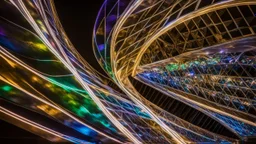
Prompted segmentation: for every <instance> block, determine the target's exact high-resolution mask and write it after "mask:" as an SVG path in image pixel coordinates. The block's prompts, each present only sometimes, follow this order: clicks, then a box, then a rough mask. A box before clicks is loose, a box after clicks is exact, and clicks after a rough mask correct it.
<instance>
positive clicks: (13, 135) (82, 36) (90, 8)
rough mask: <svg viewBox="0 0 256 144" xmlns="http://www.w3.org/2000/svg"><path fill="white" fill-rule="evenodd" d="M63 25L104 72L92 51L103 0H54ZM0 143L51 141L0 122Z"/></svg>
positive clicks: (75, 43) (93, 64)
mask: <svg viewBox="0 0 256 144" xmlns="http://www.w3.org/2000/svg"><path fill="white" fill-rule="evenodd" d="M54 2H55V6H56V9H57V13H58V15H59V18H60V20H61V23H62V25H63V27H64V29H65V31H66V33H67V35H68V37H69V39H70V40H71V42H72V43H73V45H74V46H75V48H76V49H77V50H78V52H80V54H81V55H82V56H83V57H84V58H85V60H86V61H88V62H89V63H90V64H91V65H92V66H93V67H94V68H95V69H97V70H98V71H100V72H104V71H103V70H102V68H101V67H100V66H99V64H98V63H97V61H96V58H95V56H94V54H93V50H92V32H93V27H94V22H95V20H96V17H97V14H98V10H99V9H100V7H101V5H102V4H103V0H92V1H86V5H84V3H85V1H83V2H80V1H79V0H76V1H72V2H71V1H70V0H54ZM0 129H1V131H0V141H1V142H5V143H19V144H23V143H24V144H47V143H50V142H49V141H47V140H45V139H43V138H41V137H39V136H37V135H34V134H32V133H30V132H28V131H26V130H23V129H21V128H18V127H16V126H14V125H11V124H9V123H7V122H5V121H2V120H0Z"/></svg>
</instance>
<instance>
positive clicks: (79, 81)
mask: <svg viewBox="0 0 256 144" xmlns="http://www.w3.org/2000/svg"><path fill="white" fill-rule="evenodd" d="M255 4H256V2H254V1H252V0H251V1H250V0H243V1H238V0H233V1H231V0H230V1H221V0H218V1H217V0H216V1H214V0H212V1H204V0H173V1H170V0H134V1H130V0H106V1H105V3H104V4H103V6H102V8H101V10H100V12H99V15H98V18H97V21H96V24H95V28H94V34H93V42H94V43H95V47H94V51H95V55H96V57H97V59H98V61H99V63H100V64H101V66H102V67H103V68H104V69H105V70H106V72H107V73H108V74H109V76H110V77H111V78H107V77H105V76H103V75H101V74H99V73H98V72H97V71H96V70H94V69H93V68H92V67H91V66H90V65H89V64H88V63H87V62H86V61H85V60H84V59H83V58H82V57H81V56H80V54H79V53H78V52H77V51H76V49H75V48H74V46H73V45H72V43H71V42H70V41H69V39H68V37H67V36H66V34H65V32H64V30H63V28H62V26H61V23H60V21H59V19H58V16H57V12H56V10H55V7H54V3H53V0H9V1H2V2H0V10H1V11H4V13H3V14H2V15H1V17H0V61H1V65H0V67H1V68H0V97H1V99H0V118H1V119H3V120H6V121H8V122H10V123H12V124H15V125H17V126H19V127H21V128H24V129H26V130H28V131H31V132H33V133H36V134H38V135H40V136H42V137H44V138H47V139H49V140H50V141H55V142H67V141H70V142H74V143H100V142H102V143H130V142H132V143H161V144H164V143H236V142H238V141H239V140H246V138H248V137H250V136H255V133H256V129H255V125H256V124H255V95H254V79H253V74H254V73H253V69H254V67H253V66H254V65H253V64H254V53H255V52H254V48H255V45H254V44H255V38H254V34H255V29H256V26H255V17H256V16H255V13H256V12H255V11H254V10H255V9H253V8H252V7H255ZM244 6H247V7H248V9H244V8H241V7H244ZM234 7H235V9H234ZM248 10H249V11H248ZM234 11H236V12H237V13H239V14H240V16H238V15H235V16H236V17H233V15H232V13H233V12H234ZM250 12H251V13H250ZM6 13H8V15H5V14H6ZM213 13H214V14H213ZM219 13H220V14H221V15H225V14H228V15H229V16H230V18H231V19H229V20H222V19H221V18H220V14H219ZM249 14H254V15H249ZM205 15H206V16H207V17H208V20H209V21H207V22H209V23H205V20H206V18H205ZM215 15H216V16H215ZM214 16H215V17H214ZM202 17H203V18H202ZM217 18H218V19H219V20H220V21H219V22H217V21H216V19H217ZM191 23H192V24H191ZM201 23H202V24H201ZM230 23H232V24H234V25H235V26H234V27H235V28H233V29H232V30H231V29H230V28H231V27H232V26H231V25H230ZM203 24H204V25H203ZM219 25H222V26H223V27H224V29H223V31H222V30H220V29H218V28H219V27H220V26H219ZM240 25H243V26H240ZM212 27H213V28H212ZM217 29H218V30H217ZM199 33H200V34H199ZM238 34H240V35H238ZM227 35H228V37H226V36H227ZM212 39H214V40H215V41H214V42H213V41H212ZM182 40H183V41H182ZM205 42H206V43H205ZM245 42H246V45H244V43H245ZM206 44H208V45H206ZM181 46H182V47H181ZM231 47H232V49H231ZM241 47H243V48H241ZM176 51H177V52H176ZM199 61H200V62H199ZM191 63H192V64H191ZM222 65H224V66H225V69H224V68H222V67H221V66H222ZM233 65H236V66H237V67H236V68H234V66H233ZM183 67H185V68H183ZM218 67H221V68H218ZM195 69H197V70H195ZM213 69H215V71H213ZM230 71H232V72H230ZM191 72H193V74H191ZM233 75H235V76H233ZM129 76H134V77H135V78H136V79H138V80H139V81H141V82H143V83H145V84H147V85H150V86H152V87H154V88H156V89H158V90H160V91H162V92H163V91H164V92H166V94H167V95H168V96H170V97H173V98H174V99H177V100H180V101H182V102H183V103H185V104H187V105H190V106H192V107H194V108H196V109H197V110H199V111H201V112H203V113H205V114H207V115H208V116H209V117H212V118H213V119H215V120H217V121H218V122H220V123H221V124H223V125H224V126H226V127H227V128H229V129H230V130H231V131H233V132H234V133H235V134H237V135H238V136H239V137H238V139H236V138H228V137H226V136H222V135H219V134H215V133H213V132H211V131H210V130H207V129H203V128H201V127H199V126H196V125H194V124H192V123H189V122H188V121H186V120H183V119H182V118H180V117H178V116H176V115H175V114H172V113H170V112H168V111H166V110H164V109H162V108H160V107H158V106H157V105H156V104H154V103H153V102H150V101H148V100H147V99H146V98H144V97H143V95H141V94H140V93H139V92H138V91H137V90H136V89H135V88H134V87H133V85H132V83H131V82H130V80H129ZM195 76H197V77H195ZM208 81H212V83H210V84H208V83H209V82H208ZM174 83H176V84H174ZM110 84H111V85H117V86H119V88H118V87H116V86H113V87H110ZM222 85H227V87H228V88H226V87H224V88H219V89H218V87H221V86H222ZM234 87H235V88H239V91H241V92H237V91H234V92H233V91H232V90H233V89H232V88H234ZM240 89H241V90H240ZM241 93H243V94H244V95H243V96H242V95H240V94H241ZM213 94H214V95H213ZM227 102H230V103H231V104H230V103H227ZM242 107H243V108H242Z"/></svg>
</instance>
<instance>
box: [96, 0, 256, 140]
mask: <svg viewBox="0 0 256 144" xmlns="http://www.w3.org/2000/svg"><path fill="white" fill-rule="evenodd" d="M111 4H112V7H111ZM125 4H126V1H125V0H123V1H118V2H111V1H106V4H105V7H104V8H102V10H101V13H100V15H99V19H98V21H97V23H96V26H95V33H94V37H95V45H96V47H95V53H96V56H97V57H98V59H99V62H100V64H101V65H102V66H103V67H104V68H105V70H106V72H108V73H109V75H110V76H111V77H112V78H113V80H115V81H116V83H118V85H119V86H120V88H121V89H122V90H123V91H124V92H125V93H126V94H127V96H129V97H130V98H131V99H132V100H133V101H134V102H135V103H137V104H139V103H143V106H144V107H148V108H151V110H149V113H150V114H152V115H154V114H156V116H157V115H158V114H159V112H158V111H157V110H154V108H152V107H151V106H152V104H151V102H148V101H147V100H145V99H144V98H143V97H144V96H142V95H141V94H140V93H139V92H138V91H137V89H135V87H134V86H133V83H132V82H131V81H130V78H129V77H130V76H132V77H134V78H135V79H137V80H138V81H140V82H142V83H144V84H145V85H149V86H151V87H152V88H155V89H156V90H159V91H161V92H162V93H164V94H166V95H167V96H169V97H172V98H173V99H176V100H178V101H181V102H183V103H185V104H187V105H189V106H190V107H193V108H195V109H197V110H199V111H200V112H202V113H204V114H206V115H208V116H209V117H211V118H213V119H215V120H216V121H218V122H219V123H221V124H222V125H224V126H225V127H226V128H228V129H229V130H230V131H232V132H233V133H235V134H236V135H237V136H238V137H239V138H240V139H243V140H246V139H248V138H254V137H255V135H256V121H255V119H256V113H255V112H256V111H255V110H256V109H255V108H256V107H255V104H256V103H255V102H256V101H255V100H256V99H255V98H256V97H255V90H254V85H255V79H254V77H255V63H254V61H255V44H256V43H255V32H256V2H255V1H254V0H245V1H240V0H207V1H206V0H193V1H192V0H173V1H169V0H150V1H143V0H138V1H132V2H130V3H129V4H126V6H127V8H126V9H124V11H122V8H123V7H124V5H125ZM120 11H121V12H120ZM100 20H102V21H100ZM156 104H157V103H156ZM156 122H158V123H161V120H160V121H158V120H156Z"/></svg>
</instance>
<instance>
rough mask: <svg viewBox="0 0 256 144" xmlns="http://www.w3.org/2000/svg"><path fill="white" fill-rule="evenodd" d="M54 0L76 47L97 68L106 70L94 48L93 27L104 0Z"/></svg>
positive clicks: (61, 19)
mask: <svg viewBox="0 0 256 144" xmlns="http://www.w3.org/2000/svg"><path fill="white" fill-rule="evenodd" d="M54 2H55V6H56V9H57V12H58V15H59V18H60V21H61V23H62V26H63V28H64V30H65V31H66V33H67V35H68V37H69V39H70V41H71V42H72V43H73V45H74V46H75V48H76V49H77V50H78V52H80V54H81V55H82V56H83V57H84V59H85V60H86V61H87V62H88V63H89V64H91V65H92V66H93V67H94V68H95V69H97V70H98V71H100V72H104V71H103V70H102V68H101V67H100V65H99V64H98V62H97V61H96V58H95V56H94V53H93V48H92V33H93V27H94V23H95V20H96V18H97V14H98V11H99V9H100V7H101V5H102V4H103V2H104V0H90V1H86V2H81V3H79V2H78V1H77V2H70V1H69V0H64V1H63V0H54ZM84 3H86V5H85V4H84Z"/></svg>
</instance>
